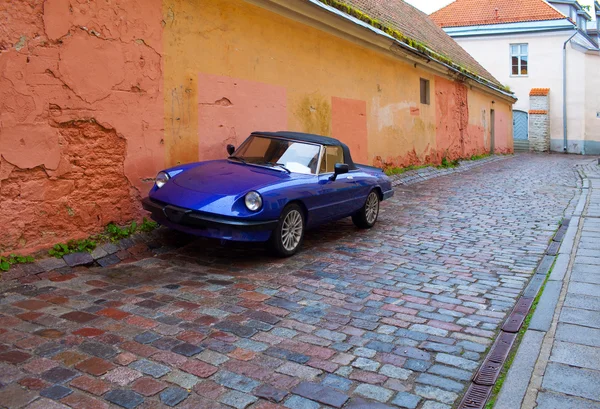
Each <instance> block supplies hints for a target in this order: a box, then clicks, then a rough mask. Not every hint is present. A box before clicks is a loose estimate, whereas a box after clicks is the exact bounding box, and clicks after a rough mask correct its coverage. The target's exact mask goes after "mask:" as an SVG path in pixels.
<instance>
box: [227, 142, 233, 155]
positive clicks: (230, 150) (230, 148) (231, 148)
mask: <svg viewBox="0 0 600 409" xmlns="http://www.w3.org/2000/svg"><path fill="white" fill-rule="evenodd" d="M233 152H235V146H233V145H232V144H229V145H227V153H228V154H229V156H231V155H233Z"/></svg>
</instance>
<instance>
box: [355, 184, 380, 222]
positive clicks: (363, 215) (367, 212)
mask: <svg viewBox="0 0 600 409" xmlns="http://www.w3.org/2000/svg"><path fill="white" fill-rule="evenodd" d="M378 216H379V195H378V194H377V192H376V191H375V190H371V192H370V193H369V196H367V201H366V202H365V205H364V206H363V207H362V208H361V209H360V210H359V211H358V212H356V213H355V214H354V215H353V216H352V221H353V222H354V224H355V225H356V227H359V228H361V229H370V228H371V227H373V226H374V225H375V222H377V217H378Z"/></svg>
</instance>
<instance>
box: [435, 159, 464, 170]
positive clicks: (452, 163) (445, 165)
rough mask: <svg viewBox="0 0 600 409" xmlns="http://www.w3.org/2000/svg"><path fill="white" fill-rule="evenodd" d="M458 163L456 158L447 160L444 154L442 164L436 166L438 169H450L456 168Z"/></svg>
mask: <svg viewBox="0 0 600 409" xmlns="http://www.w3.org/2000/svg"><path fill="white" fill-rule="evenodd" d="M458 165H459V163H458V159H454V160H448V158H446V157H445V156H444V157H443V158H442V164H441V165H439V166H436V167H437V168H438V169H451V168H456V167H457V166H458Z"/></svg>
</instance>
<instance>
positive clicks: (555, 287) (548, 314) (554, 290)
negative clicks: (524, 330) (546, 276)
mask: <svg viewBox="0 0 600 409" xmlns="http://www.w3.org/2000/svg"><path fill="white" fill-rule="evenodd" d="M561 289H562V281H548V282H547V283H546V287H545V288H544V292H543V293H542V296H541V297H540V301H539V303H538V306H537V308H536V310H535V313H534V314H533V317H532V318H531V321H530V323H529V329H532V330H538V331H548V330H549V329H550V325H551V324H552V318H553V317H554V310H555V309H556V304H557V303H558V297H559V296H560V290H561Z"/></svg>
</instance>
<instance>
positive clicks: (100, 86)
mask: <svg viewBox="0 0 600 409" xmlns="http://www.w3.org/2000/svg"><path fill="white" fill-rule="evenodd" d="M0 16H1V20H0V21H1V24H0V50H1V51H2V52H1V53H0V225H1V226H2V230H3V231H2V235H1V236H0V253H4V252H7V251H12V250H23V249H26V250H34V249H38V248H43V247H49V246H51V245H53V244H54V243H57V242H61V241H66V240H68V239H71V238H79V237H86V236H88V235H89V234H91V233H94V232H97V231H99V230H101V229H102V228H103V227H104V226H105V225H106V224H108V223H109V222H111V221H114V222H117V223H118V222H125V221H128V220H131V219H132V218H134V217H138V216H139V214H140V206H139V204H138V203H139V197H140V191H145V190H147V189H148V187H149V186H151V183H152V182H151V178H152V177H153V176H154V175H155V172H156V169H158V168H161V167H163V166H164V163H165V160H164V159H165V155H164V145H163V140H162V139H163V126H164V122H163V118H164V115H163V106H164V103H163V83H162V78H163V69H162V61H163V60H162V52H163V51H162V50H163V40H162V37H163V29H162V26H161V21H162V13H161V1H160V0H128V1H122V2H118V3H114V2H110V3H109V2H73V1H69V0H46V1H45V2H42V1H38V2H25V1H9V2H6V1H3V2H0Z"/></svg>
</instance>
